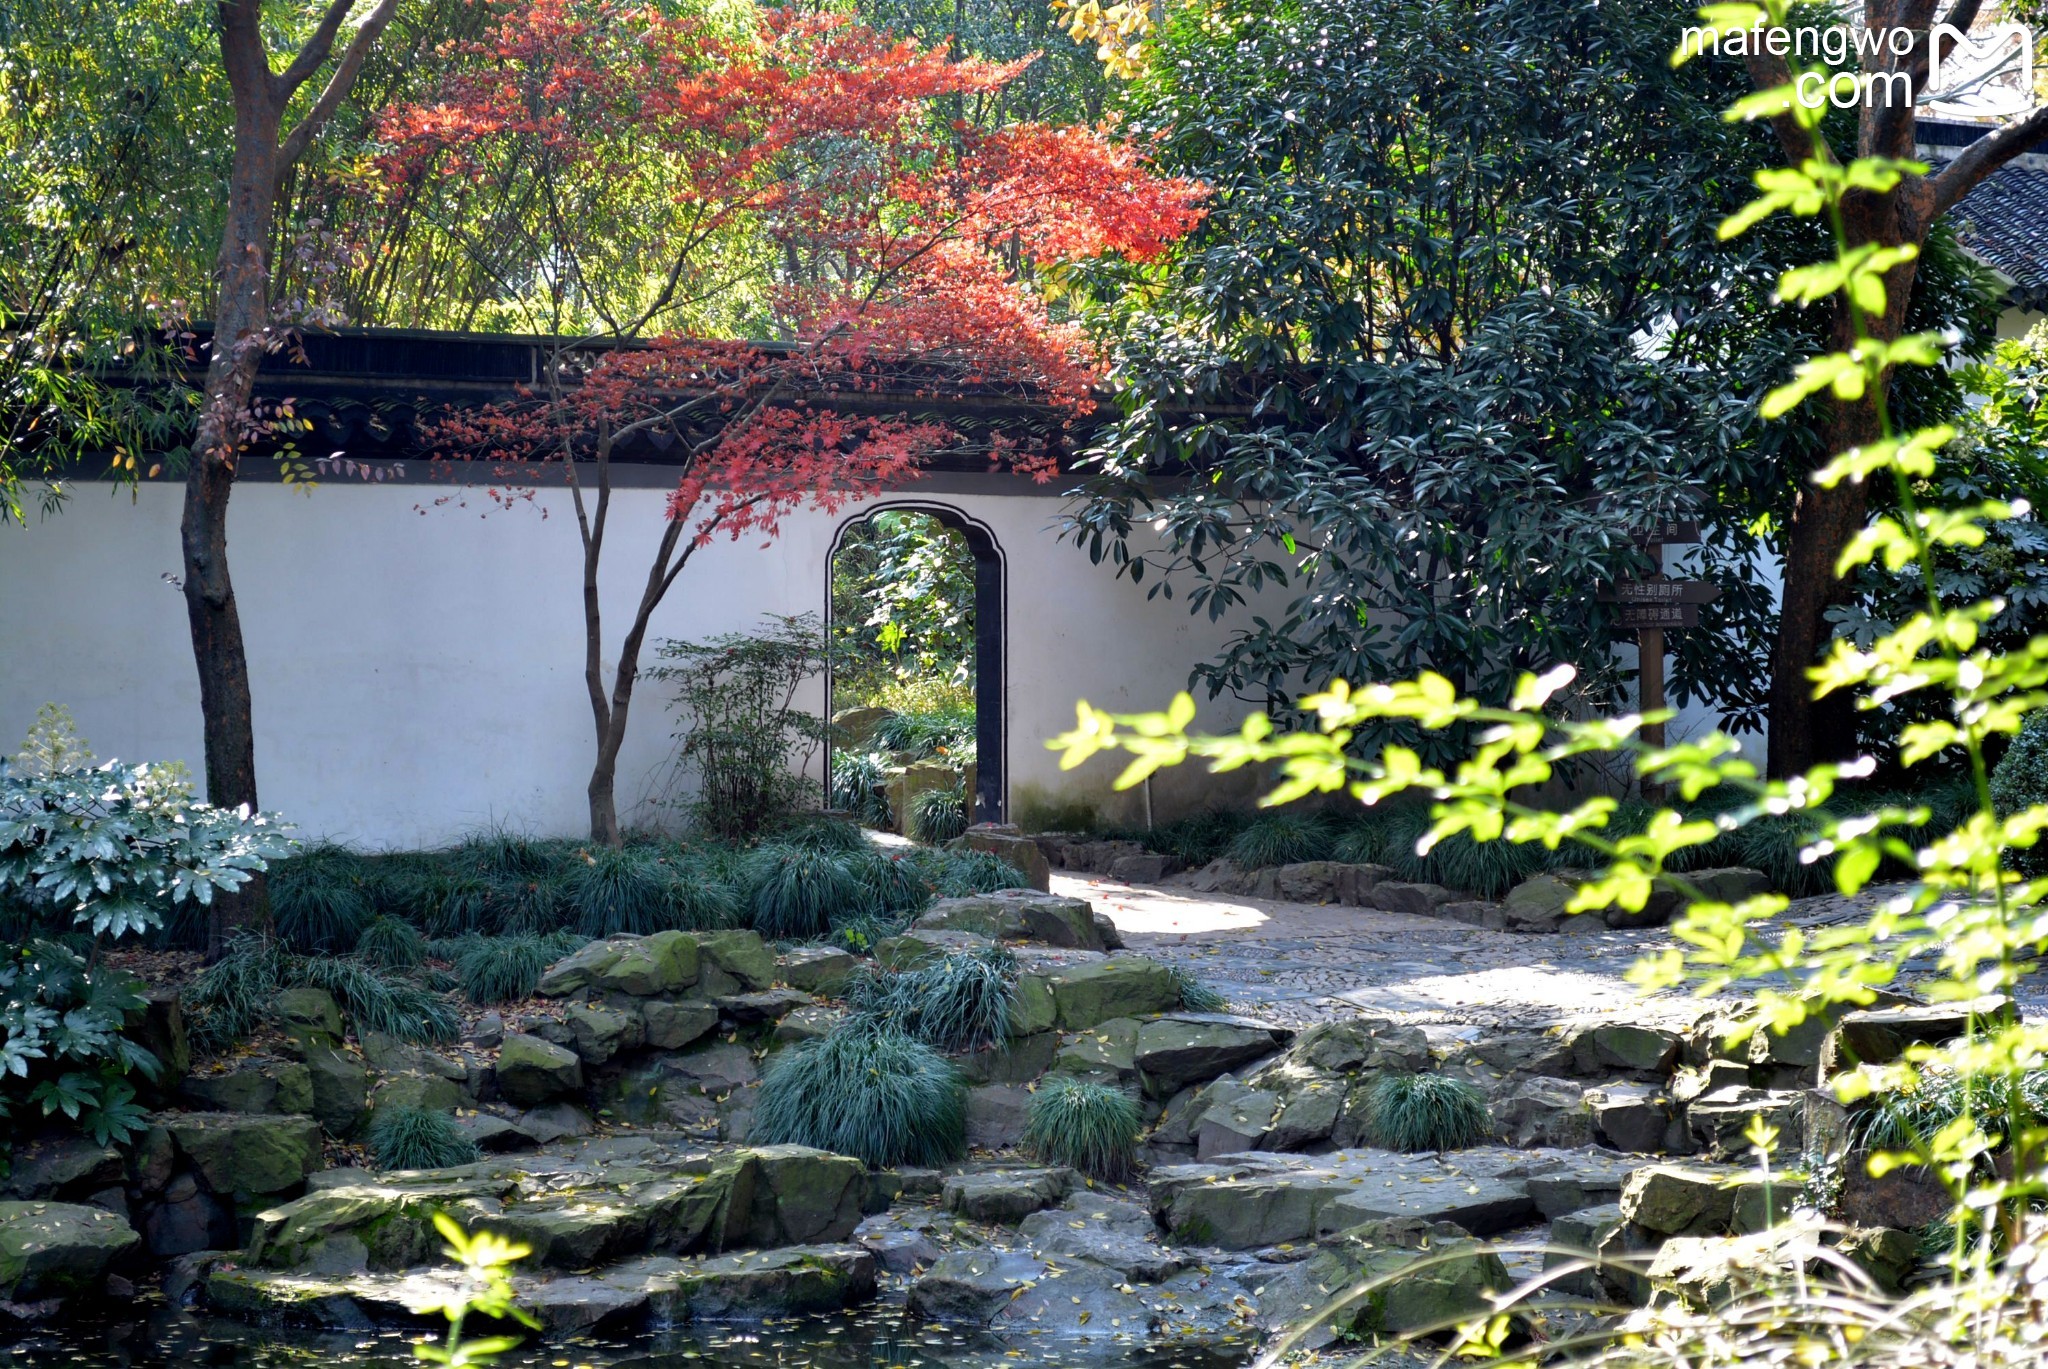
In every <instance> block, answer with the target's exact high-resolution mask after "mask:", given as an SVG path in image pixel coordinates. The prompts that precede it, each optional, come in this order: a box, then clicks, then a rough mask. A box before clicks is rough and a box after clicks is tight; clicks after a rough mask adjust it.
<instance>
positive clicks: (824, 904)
mask: <svg viewBox="0 0 2048 1369" xmlns="http://www.w3.org/2000/svg"><path fill="white" fill-rule="evenodd" d="M747 874H748V879H749V882H750V884H751V886H752V894H751V897H750V898H749V905H750V910H751V912H752V914H753V925H754V930H755V931H757V932H759V933H760V934H761V935H762V936H764V937H769V938H771V939H774V940H787V941H809V940H811V939H812V938H814V937H820V936H823V935H825V933H826V932H828V931H830V930H831V929H832V919H833V917H834V916H835V915H838V914H840V913H842V912H851V911H855V910H856V909H858V907H859V906H860V904H861V889H860V884H859V883H858V882H857V881H856V880H855V879H854V877H853V874H852V872H851V871H850V870H849V869H848V868H847V860H846V858H845V857H844V856H842V855H840V854H838V853H836V852H833V851H824V850H818V849H815V848H812V847H805V846H783V845H775V846H763V847H762V848H761V849H760V850H758V851H756V852H755V853H754V856H753V858H752V859H751V860H750V861H749V862H748V870H747Z"/></svg>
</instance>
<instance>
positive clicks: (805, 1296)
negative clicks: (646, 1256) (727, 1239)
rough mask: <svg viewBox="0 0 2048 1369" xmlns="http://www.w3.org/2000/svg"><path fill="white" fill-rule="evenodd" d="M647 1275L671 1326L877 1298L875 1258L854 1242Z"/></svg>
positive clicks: (654, 1304) (824, 1309)
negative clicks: (673, 1324)
mask: <svg viewBox="0 0 2048 1369" xmlns="http://www.w3.org/2000/svg"><path fill="white" fill-rule="evenodd" d="M650 1263H651V1262H650ZM634 1273H635V1271H634V1270H633V1269H631V1268H630V1267H629V1268H628V1269H626V1270H621V1271H615V1272H612V1273H608V1274H606V1275H605V1276H604V1278H605V1281H606V1282H617V1281H618V1280H620V1279H624V1278H632V1277H633V1276H634ZM646 1273H647V1274H649V1275H652V1276H653V1283H654V1287H652V1288H651V1290H650V1292H651V1296H650V1298H649V1303H648V1305H649V1306H650V1308H652V1310H653V1312H654V1314H655V1316H656V1317H657V1318H658V1319H659V1320H661V1321H664V1322H672V1323H676V1322H692V1321H759V1320H761V1319H762V1318H763V1317H771V1316H775V1317H780V1316H802V1315H813V1316H815V1315H821V1314H824V1313H828V1312H841V1311H844V1310H845V1309H847V1308H849V1307H858V1306H860V1305H861V1304H863V1303H866V1302H868V1301H870V1300H871V1299H872V1298H873V1297H874V1296H875V1257H874V1256H873V1255H872V1254H871V1253H869V1252H868V1251H866V1250H864V1249H862V1248H861V1247H859V1246H856V1245H798V1246H789V1247H786V1248H784V1249H781V1250H754V1251H748V1252H746V1253H744V1254H738V1255H723V1256H719V1257H716V1258H712V1259H704V1260H694V1261H679V1262H676V1267H675V1268H673V1269H667V1268H664V1267H662V1266H660V1265H652V1267H650V1268H648V1269H647V1271H646ZM663 1285H665V1286H663Z"/></svg>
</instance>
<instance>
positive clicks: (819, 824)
mask: <svg viewBox="0 0 2048 1369" xmlns="http://www.w3.org/2000/svg"><path fill="white" fill-rule="evenodd" d="M776 835H777V839H778V840H780V841H781V842H783V843H784V844H786V845H789V846H801V847H804V848H806V849H807V850H812V851H828V852H831V853H832V854H834V855H840V856H847V855H857V854H860V853H861V852H864V851H869V850H872V849H874V848H873V843H871V842H870V841H869V840H868V839H867V836H866V834H864V833H863V832H862V831H861V830H860V826H859V824H857V823H851V822H841V821H839V820H838V819H836V818H822V817H813V818H806V819H804V820H803V821H800V822H795V823H791V824H790V825H789V826H788V827H786V828H784V829H783V830H782V831H781V832H779V833H777V834H776Z"/></svg>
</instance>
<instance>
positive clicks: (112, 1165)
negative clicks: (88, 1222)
mask: <svg viewBox="0 0 2048 1369" xmlns="http://www.w3.org/2000/svg"><path fill="white" fill-rule="evenodd" d="M9 1158H10V1159H11V1160H12V1162H13V1163H12V1166H11V1167H10V1168H9V1169H8V1171H7V1174H6V1177H5V1179H4V1180H0V1193H6V1194H9V1195H12V1196H14V1197H18V1198H56V1197H60V1196H65V1195H68V1194H73V1193H76V1194H79V1195H81V1196H83V1195H84V1194H87V1193H91V1192H94V1191H97V1190H99V1189H103V1188H106V1187H108V1186H109V1185H112V1184H118V1183H120V1182H121V1181H122V1178H123V1171H124V1169H125V1168H126V1167H125V1166H124V1164H123V1163H122V1159H121V1152H120V1151H118V1150H116V1149H115V1148H114V1147H112V1146H101V1145H95V1144H93V1142H92V1141H91V1140H90V1139H88V1138H87V1137H84V1136H80V1135H79V1134H78V1133H77V1132H75V1131H46V1132H43V1133H41V1134H39V1135H35V1136H30V1137H25V1138H24V1139H22V1140H21V1141H19V1142H17V1143H16V1144H15V1147H14V1153H13V1155H12V1156H10V1157H9ZM164 1177H166V1178H168V1177H169V1174H168V1172H166V1174H165V1176H164Z"/></svg>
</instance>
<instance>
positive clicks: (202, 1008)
mask: <svg viewBox="0 0 2048 1369" xmlns="http://www.w3.org/2000/svg"><path fill="white" fill-rule="evenodd" d="M298 985H310V986H311V987H313V988H316V989H324V990H326V991H327V992H328V993H330V994H332V995H334V999H335V1002H337V1003H338V1004H340V1006H341V1010H342V1013H343V1014H344V1015H345V1016H346V1017H347V1018H348V1020H349V1021H350V1022H351V1023H352V1024H354V1027H355V1029H356V1031H358V1032H370V1031H375V1032H384V1033H386V1034H387V1035H391V1036H396V1037H398V1038H400V1039H401V1040H405V1041H413V1042H419V1043H426V1042H433V1041H448V1040H453V1039H454V1037H455V1035H456V1034H457V1032H458V1031H459V1030H460V1029H461V1025H462V1024H461V1021H460V1019H459V1018H457V1017H456V1015H455V1011H454V1009H453V1008H451V1007H450V1006H449V1005H448V1002H447V1000H446V999H445V998H443V997H442V996H441V995H440V994H439V993H437V992H435V991H434V990H433V989H431V988H429V987H427V986H426V985H425V984H423V983H421V982H420V981H419V980H418V979H416V978H413V977H410V976H408V975H407V974H405V973H402V972H399V971H396V970H380V969H379V968H378V967H377V966H375V965H373V964H371V963H370V962H369V961H367V960H361V959H357V958H355V957H352V956H296V955H292V954H290V953H289V952H287V951H285V950H284V949H283V948H282V947H281V946H279V945H278V944H277V943H276V942H275V941H272V940H270V939H269V938H267V937H258V936H252V935H249V934H247V933H237V934H236V935H235V936H233V937H231V938H230V939H229V941H228V944H227V946H226V948H225V950H224V951H223V953H222V955H221V958H220V959H219V960H217V961H215V962H214V963H213V964H211V965H209V966H207V967H206V969H205V970H204V971H202V972H201V973H200V975H199V977H198V978H197V979H195V980H193V982H192V985H191V988H190V989H188V990H187V991H186V994H185V1006H186V1011H187V1013H188V1015H189V1018H190V1031H191V1037H192V1043H193V1045H194V1046H196V1047H198V1048H199V1050H201V1051H202V1052H204V1053H206V1054H209V1055H218V1054H221V1053H223V1052H225V1051H226V1050H227V1049H228V1048H230V1047H231V1046H233V1045H234V1044H235V1043H236V1042H237V1041H241V1040H244V1039H246V1038H247V1037H248V1036H249V1034H250V1033H251V1032H252V1031H254V1030H255V1029H256V1026H257V1024H258V1023H259V1022H261V1021H262V1020H263V1018H264V1016H265V1014H267V1013H268V1012H269V1011H270V1009H271V1007H272V1006H273V1004H274V1003H275V1001H276V999H277V995H278V993H279V992H280V991H281V990H284V989H288V988H293V987H296V986H298Z"/></svg>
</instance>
